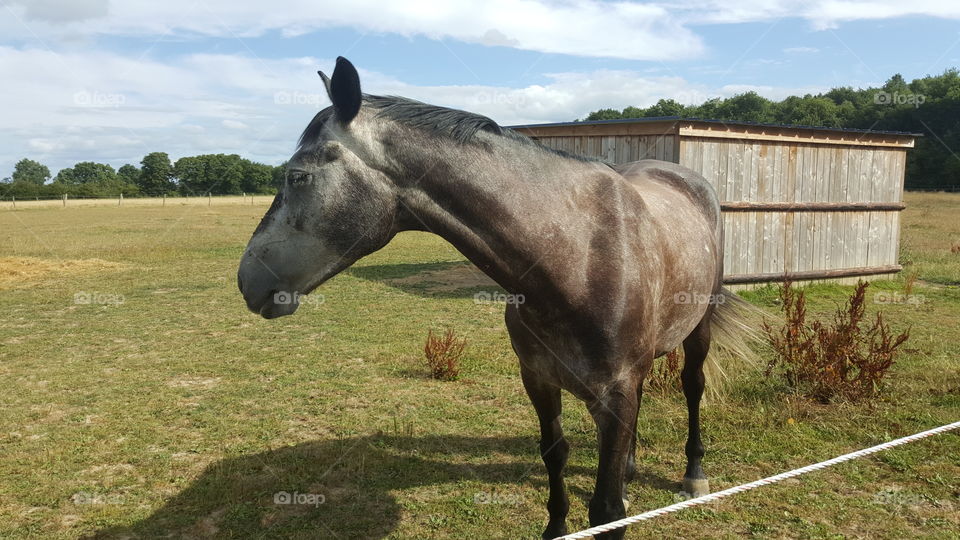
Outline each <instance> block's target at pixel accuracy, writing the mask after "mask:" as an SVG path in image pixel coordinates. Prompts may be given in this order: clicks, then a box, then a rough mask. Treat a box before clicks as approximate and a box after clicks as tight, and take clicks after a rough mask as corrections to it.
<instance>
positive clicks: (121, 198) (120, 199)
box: [117, 192, 123, 206]
mask: <svg viewBox="0 0 960 540" xmlns="http://www.w3.org/2000/svg"><path fill="white" fill-rule="evenodd" d="M121 205H123V192H120V198H119V199H118V200H117V206H121Z"/></svg>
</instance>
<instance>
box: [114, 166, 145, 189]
mask: <svg viewBox="0 0 960 540" xmlns="http://www.w3.org/2000/svg"><path fill="white" fill-rule="evenodd" d="M117 176H119V177H120V180H123V181H124V182H125V183H127V184H132V185H137V182H139V181H140V169H138V168H137V166H136V165H131V164H129V163H127V164H126V165H123V166H121V167H120V168H119V169H117Z"/></svg>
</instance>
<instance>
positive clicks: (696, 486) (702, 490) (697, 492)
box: [683, 477, 710, 497]
mask: <svg viewBox="0 0 960 540" xmlns="http://www.w3.org/2000/svg"><path fill="white" fill-rule="evenodd" d="M683 491H685V492H687V493H689V494H690V495H691V496H693V497H703V496H704V495H709V494H710V481H709V480H707V479H706V478H687V477H684V478H683Z"/></svg>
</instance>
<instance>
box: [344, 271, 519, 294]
mask: <svg viewBox="0 0 960 540" xmlns="http://www.w3.org/2000/svg"><path fill="white" fill-rule="evenodd" d="M345 273H346V274H349V275H351V276H353V277H357V278H360V279H364V280H367V281H375V282H378V283H382V284H384V285H387V286H389V287H393V288H395V289H399V290H401V291H403V292H405V293H409V294H415V295H417V296H422V297H425V298H474V297H475V296H476V294H477V293H481V294H486V295H487V296H491V295H494V294H503V293H504V292H505V291H504V290H503V289H502V288H501V287H500V286H499V285H497V284H496V283H494V282H493V280H491V279H490V278H489V277H487V276H486V275H484V274H483V272H481V271H480V269H478V268H476V267H475V266H473V265H472V264H470V263H467V262H433V263H397V264H377V265H367V266H354V267H351V268H349V269H348V270H346V271H345Z"/></svg>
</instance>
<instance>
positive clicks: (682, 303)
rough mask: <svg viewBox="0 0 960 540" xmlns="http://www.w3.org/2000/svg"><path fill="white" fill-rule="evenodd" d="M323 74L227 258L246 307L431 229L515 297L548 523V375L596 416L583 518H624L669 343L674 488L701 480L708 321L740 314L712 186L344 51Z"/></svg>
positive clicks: (550, 532) (552, 394) (510, 309)
mask: <svg viewBox="0 0 960 540" xmlns="http://www.w3.org/2000/svg"><path fill="white" fill-rule="evenodd" d="M320 77H321V78H322V79H323V82H324V84H325V86H326V89H327V93H328V95H329V97H330V100H331V102H332V103H333V106H332V107H328V108H326V109H324V110H322V111H320V112H319V113H318V114H317V115H316V116H315V117H314V118H313V120H312V121H311V122H310V124H309V126H307V128H306V130H305V131H304V133H303V135H302V136H301V138H300V141H299V144H298V147H297V151H296V153H295V154H294V155H293V156H292V157H291V158H290V161H289V162H288V164H287V173H286V181H285V184H284V185H283V186H282V187H281V188H280V191H279V193H278V194H277V197H276V199H274V201H273V205H272V206H271V207H270V210H269V211H267V213H266V215H265V216H264V217H263V220H262V221H261V223H260V225H259V226H258V227H257V229H256V231H254V233H253V237H252V238H251V239H250V243H249V244H248V245H247V249H246V251H245V252H244V254H243V257H242V259H241V261H240V268H239V272H238V283H239V287H240V291H241V292H242V293H243V296H244V298H245V300H246V302H247V306H248V307H249V308H250V310H251V311H253V312H254V313H258V314H260V315H261V316H263V317H265V318H274V317H281V316H284V315H290V314H292V313H293V312H294V311H296V309H297V305H298V298H299V296H300V295H303V294H307V293H309V292H310V291H312V290H313V289H315V288H316V287H318V286H319V285H320V284H322V283H323V282H324V281H326V280H328V279H330V278H331V277H333V276H335V275H337V273H339V272H341V271H343V270H344V269H346V268H347V267H349V266H350V265H351V264H353V263H354V262H355V261H357V260H358V259H360V258H361V257H363V256H365V255H368V254H370V253H372V252H374V251H376V250H378V249H380V248H382V247H383V246H385V245H387V243H388V242H389V241H390V239H391V238H393V236H394V235H395V234H397V233H398V232H400V231H407V230H418V231H429V232H431V233H434V234H437V235H439V236H441V237H443V238H444V239H446V240H447V241H448V242H450V243H451V244H453V245H454V246H455V247H456V248H457V249H458V250H459V251H460V252H461V253H463V254H464V255H465V256H466V257H467V258H468V259H469V260H470V261H471V262H473V264H475V265H476V266H477V267H478V268H480V270H482V271H483V272H484V273H486V274H487V275H488V276H490V277H491V278H492V279H493V280H495V281H496V282H497V283H498V284H499V285H500V286H502V287H503V288H504V289H505V290H506V291H508V292H509V293H512V294H515V295H518V297H519V295H521V294H522V295H523V297H524V303H523V304H519V305H518V304H516V303H511V304H509V305H508V306H507V308H506V325H507V328H508V330H509V332H510V339H511V341H512V343H513V348H514V351H516V353H517V356H518V357H519V359H520V374H521V377H522V380H523V385H524V387H525V389H526V391H527V394H528V395H529V397H530V400H531V401H532V402H533V406H534V408H535V409H536V412H537V416H538V418H539V420H540V434H541V440H540V453H541V456H542V458H543V461H544V464H545V465H546V469H547V472H548V476H549V485H550V495H549V501H548V503H547V508H548V511H549V514H550V517H549V522H548V524H547V527H546V530H545V532H544V534H543V536H544V538H554V537H557V536H561V535H563V534H565V533H566V516H567V512H568V509H569V501H568V498H567V494H566V490H565V487H564V481H563V469H564V466H565V464H566V461H567V455H568V451H569V447H568V444H567V442H566V440H565V439H564V436H563V432H562V430H561V427H560V407H561V405H560V390H561V389H563V390H567V391H568V392H570V393H572V394H573V395H575V396H576V397H577V398H579V399H581V400H583V401H584V402H585V403H586V404H587V406H588V407H589V411H590V414H591V415H592V416H593V419H594V420H595V421H596V424H597V429H598V440H599V445H600V449H599V450H600V460H599V464H598V471H597V480H596V489H595V491H594V494H593V497H592V499H591V501H590V506H589V508H590V512H589V513H590V523H591V524H592V525H598V524H602V523H606V522H609V521H612V520H615V519H619V518H622V517H624V516H625V512H626V510H625V500H624V496H625V493H626V491H625V489H626V484H627V483H628V482H629V481H630V480H631V479H632V478H633V476H634V474H635V472H636V466H635V459H634V455H635V449H636V424H637V412H638V408H639V404H640V397H641V392H642V386H643V380H644V377H645V376H646V375H647V373H648V372H649V371H650V368H651V365H652V363H653V360H654V358H656V357H658V356H661V355H663V354H665V353H667V352H669V351H672V350H674V349H675V348H677V347H678V346H680V345H681V344H682V345H683V350H684V353H685V363H684V367H683V370H682V375H681V379H682V385H683V392H684V395H685V396H686V401H687V407H688V410H689V436H688V440H687V444H686V456H687V468H686V473H685V474H684V478H683V488H684V490H685V491H687V492H689V493H691V494H693V495H702V494H705V493H707V492H708V491H709V487H708V483H707V478H706V476H705V475H704V473H703V470H702V469H701V466H700V461H701V458H702V457H703V454H704V448H703V444H702V443H701V441H700V425H699V406H700V400H701V397H702V394H703V390H704V374H703V365H704V361H705V359H706V357H707V351H708V349H709V348H710V342H711V327H713V328H714V329H715V330H716V329H718V328H719V329H720V330H721V331H723V332H722V333H724V334H728V333H729V334H731V335H733V334H734V333H736V332H737V331H738V330H739V329H740V328H741V327H742V325H739V324H738V320H737V316H738V315H739V314H738V312H737V309H736V305H737V304H738V299H737V297H736V296H735V295H732V294H731V293H728V292H727V291H726V290H724V289H722V288H721V275H722V271H723V264H722V261H723V225H722V220H721V217H720V206H719V203H718V202H717V197H716V194H715V193H714V190H713V188H712V187H711V186H710V185H709V184H708V183H707V182H706V181H705V180H704V179H703V178H702V177H701V176H700V175H698V174H697V173H695V172H693V171H690V170H688V169H685V168H683V167H680V166H678V165H675V164H673V163H667V162H663V161H654V160H644V161H638V162H634V163H628V164H625V165H617V166H612V165H609V164H607V163H604V162H601V161H596V160H590V159H585V158H579V157H575V156H571V155H567V154H564V153H562V152H557V151H553V150H550V149H547V148H545V147H543V146H541V145H540V144H538V143H536V142H535V141H533V140H531V139H529V138H527V137H524V136H522V135H519V134H517V133H515V132H513V131H511V130H508V129H504V128H501V127H500V126H498V125H497V124H496V123H495V122H493V121H492V120H490V119H489V118H486V117H483V116H480V115H476V114H471V113H467V112H463V111H457V110H452V109H446V108H442V107H437V106H432V105H427V104H424V103H420V102H417V101H413V100H409V99H405V98H399V97H383V96H373V95H365V94H363V93H361V91H360V79H359V76H358V74H357V71H356V69H355V68H354V67H353V65H352V64H351V63H350V62H349V61H347V60H346V59H344V58H342V57H341V58H338V59H337V65H336V69H335V70H334V72H333V77H332V78H328V77H327V76H325V75H324V74H323V73H320ZM741 302H742V301H741ZM715 337H716V336H715ZM623 534H624V531H623V529H620V530H617V531H613V532H610V533H607V534H605V535H601V536H600V537H603V538H622V537H623Z"/></svg>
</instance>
